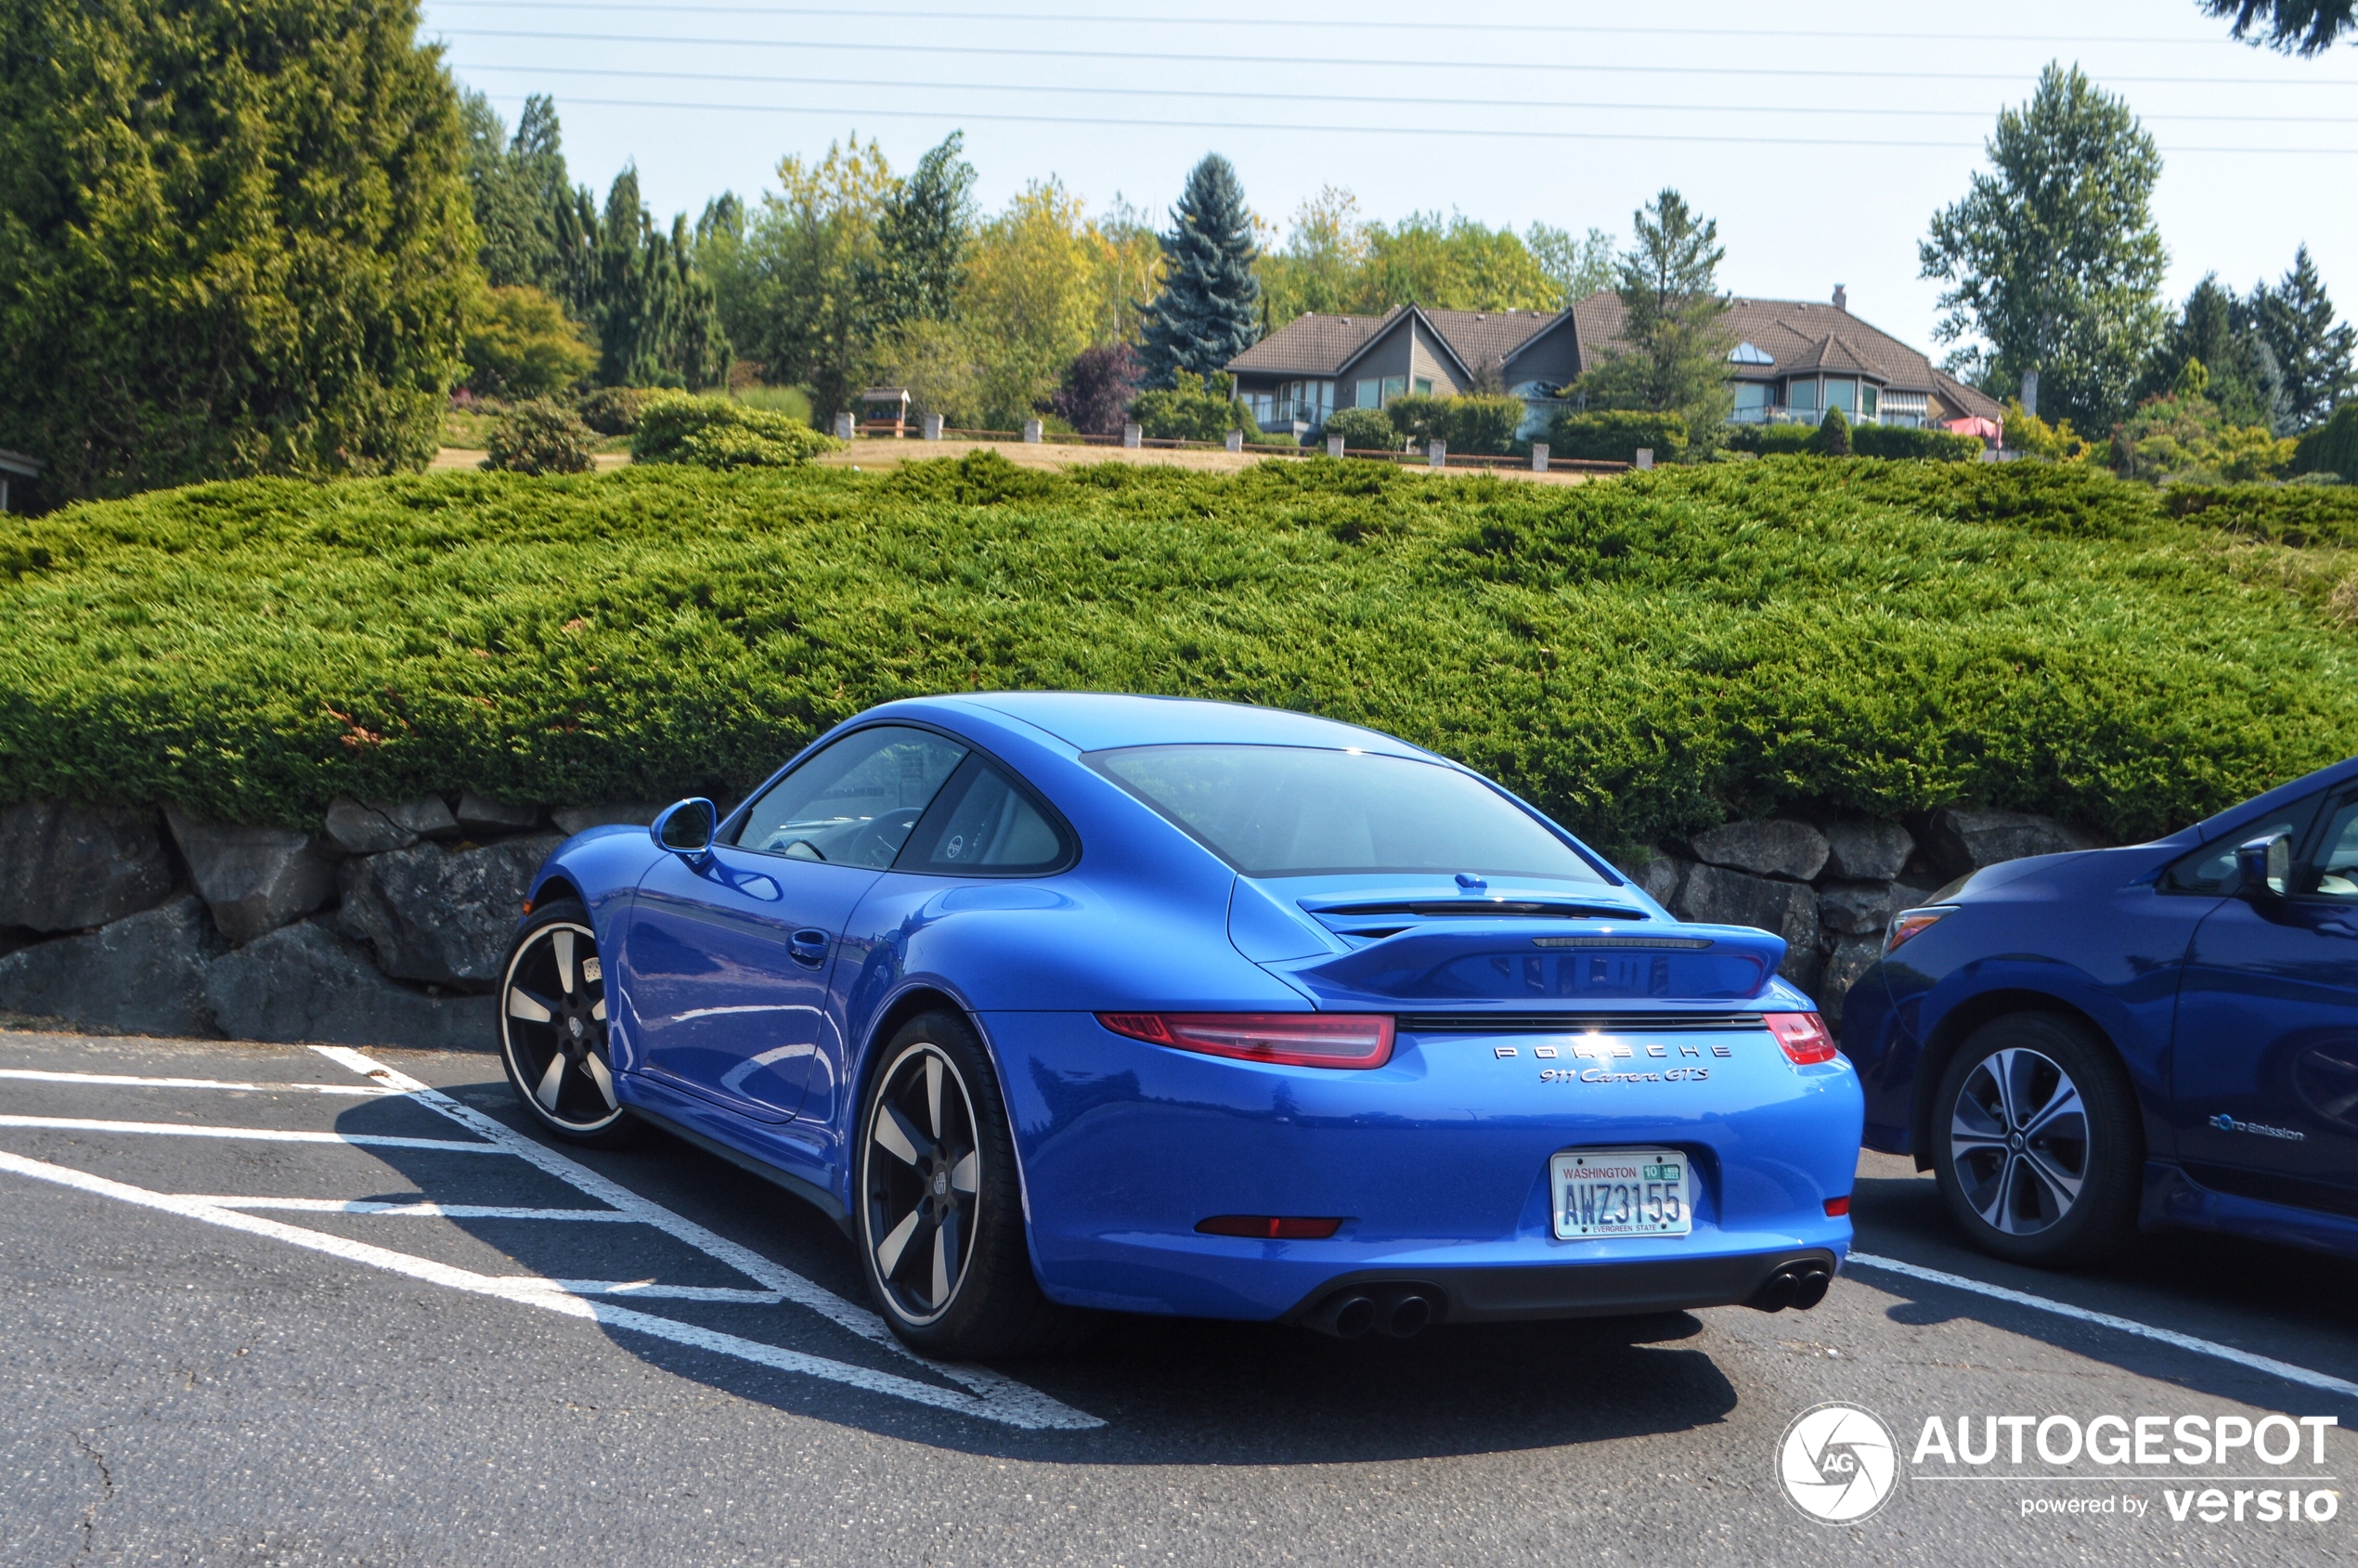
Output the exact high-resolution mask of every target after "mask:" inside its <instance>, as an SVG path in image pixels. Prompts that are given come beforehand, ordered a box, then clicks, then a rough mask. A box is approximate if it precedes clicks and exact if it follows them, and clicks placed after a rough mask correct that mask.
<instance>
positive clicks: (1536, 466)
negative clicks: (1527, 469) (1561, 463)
mask: <svg viewBox="0 0 2358 1568" xmlns="http://www.w3.org/2000/svg"><path fill="white" fill-rule="evenodd" d="M1531 472H1532V473H1547V472H1548V444H1547V443H1546V442H1545V441H1534V442H1533V443H1532V444H1531Z"/></svg>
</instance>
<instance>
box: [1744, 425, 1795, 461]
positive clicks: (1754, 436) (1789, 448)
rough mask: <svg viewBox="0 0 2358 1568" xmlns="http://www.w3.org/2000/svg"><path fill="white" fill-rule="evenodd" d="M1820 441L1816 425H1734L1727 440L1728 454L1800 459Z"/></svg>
mask: <svg viewBox="0 0 2358 1568" xmlns="http://www.w3.org/2000/svg"><path fill="white" fill-rule="evenodd" d="M1817 439H1818V427H1817V426H1816V425H1814V424H1735V425H1730V426H1729V427H1728V431H1727V434H1726V437H1725V440H1726V444H1727V447H1728V450H1730V451H1731V452H1750V453H1752V454H1754V455H1755V456H1756V457H1763V458H1781V457H1799V456H1800V455H1801V454H1803V453H1805V452H1807V451H1810V450H1812V449H1813V445H1814V443H1815V442H1816V441H1817Z"/></svg>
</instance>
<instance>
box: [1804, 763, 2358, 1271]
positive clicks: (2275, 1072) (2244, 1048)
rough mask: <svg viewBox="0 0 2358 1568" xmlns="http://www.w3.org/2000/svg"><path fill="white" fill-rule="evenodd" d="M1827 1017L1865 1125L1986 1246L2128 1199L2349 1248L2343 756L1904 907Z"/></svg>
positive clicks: (2350, 1057)
mask: <svg viewBox="0 0 2358 1568" xmlns="http://www.w3.org/2000/svg"><path fill="white" fill-rule="evenodd" d="M1842 1041H1843V1049H1844V1051H1845V1052H1846V1054H1847V1055H1848V1056H1849V1057H1850V1059H1851V1060H1852V1061H1853V1062H1855V1063H1856V1064H1857V1065H1858V1068H1859V1076H1860V1077H1861V1078H1862V1079H1863V1080H1864V1081H1865V1083H1866V1090H1867V1144H1868V1147H1872V1148H1878V1149H1883V1150H1885V1151H1887V1152H1889V1153H1893V1154H1912V1155H1914V1156H1915V1159H1916V1164H1917V1168H1918V1169H1920V1170H1921V1169H1925V1168H1929V1169H1930V1170H1931V1171H1932V1172H1933V1173H1935V1175H1936V1176H1937V1178H1938V1180H1939V1183H1940V1191H1941V1196H1942V1197H1943V1199H1945V1200H1946V1201H1947V1204H1948V1207H1949V1209H1950V1212H1951V1213H1952V1214H1953V1215H1954V1216H1955V1217H1956V1220H1957V1223H1958V1224H1959V1225H1962V1226H1963V1227H1964V1230H1965V1232H1966V1233H1967V1234H1968V1235H1969V1236H1970V1237H1971V1238H1973V1239H1974V1241H1975V1242H1976V1243H1977V1244H1978V1245H1980V1246H1981V1247H1983V1248H1984V1249H1986V1250H1987V1251H1991V1252H1994V1253H1996V1254H1998V1255H2000V1256H2002V1257H2006V1258H2012V1259H2015V1260H2016V1261H2018V1262H2023V1263H2042V1264H2053V1263H2065V1262H2069V1261H2075V1260H2080V1259H2087V1258H2092V1257H2096V1256H2100V1255H2102V1254H2103V1253H2104V1252H2105V1251H2109V1250H2110V1249H2111V1248H2112V1247H2114V1246H2115V1245H2116V1244H2118V1243H2119V1242H2120V1241H2122V1240H2124V1239H2125V1238H2128V1237H2129V1236H2131V1234H2133V1233H2134V1231H2135V1229H2136V1228H2137V1226H2138V1225H2140V1224H2142V1225H2144V1227H2145V1228H2148V1229H2154V1228H2160V1227H2164V1226H2169V1225H2188V1226H2194V1227H2197V1228H2201V1229H2206V1230H2230V1231H2235V1232H2238V1233H2240V1234H2243V1235H2247V1236H2257V1237H2263V1238H2271V1239H2274V1240H2279V1241H2287V1242H2292V1243H2295V1244H2297V1245H2302V1246H2308V1247H2313V1248H2319V1249H2323V1250H2326V1251H2337V1252H2340V1253H2343V1254H2344V1255H2358V758H2352V759H2351V760H2349V761H2346V762H2341V763H2338V764H2336V765H2335V766H2333V767H2331V768H2327V769H2325V770H2323V771H2319V772H2315V773H2312V774H2310V775H2309V776H2308V777H2307V778H2304V779H2300V780H2298V781H2296V782H2295V783H2292V784H2287V785H2285V786H2284V787H2283V788H2281V789H2276V790H2272V791H2270V792H2269V793H2268V794H2266V795H2263V796H2261V797H2259V798H2258V799H2256V800H2251V801H2248V802H2247V803H2245V804H2244V805H2241V806H2237V807H2235V808H2234V809H2233V810H2227V811H2222V812H2221V813H2220V814H2219V815H2217V816H2215V817H2212V818H2210V819H2209V821H2207V822H2202V823H2196V824H2195V825H2194V826H2193V827H2190V828H2187V829H2185V830H2184V831H2183V832H2181V833H2175V834H2172V835H2170V836H2169V837H2167V838H2161V839H2157V840H2155V841H2154V842H2153V843H2150V844H2134V845H2131V846H2129V847H2127V848H2125V849H2092V850H2083V851H2080V852H2078V853H2073V854H2065V855H2042V856H2038V857H2035V858H2032V859H2028V860H2020V861H2009V862H2004V863H2002V864H2000V865H1994V866H1990V867H1989V868H1987V869H1985V870H1982V871H1979V872H1976V873H1975V874H1974V875H1971V876H1969V877H1966V878H1965V879H1963V881H1961V882H1957V883H1953V884H1951V885H1950V887H1948V888H1943V889H1942V890H1941V891H1940V892H1939V893H1938V894H1937V895H1935V897H1934V899H1933V901H1931V903H1930V904H1929V905H1927V906H1926V907H1924V908H1922V909H1911V910H1903V911H1901V912H1900V914H1898V916H1896V917H1895V918H1894V919H1893V921H1892V924H1891V927H1890V928H1889V931H1888V933H1887V934H1886V936H1885V947H1884V955H1883V957H1882V959H1881V960H1880V961H1879V962H1878V963H1877V964H1876V965H1873V966H1872V967H1870V968H1869V969H1868V971H1867V972H1866V974H1865V975H1863V976H1862V977H1861V978H1859V982H1858V984H1857V985H1856V986H1854V987H1853V988H1852V990H1851V991H1850V994H1849V996H1848V998H1847V999H1846V1003H1845V1005H1844V1009H1843V1035H1842Z"/></svg>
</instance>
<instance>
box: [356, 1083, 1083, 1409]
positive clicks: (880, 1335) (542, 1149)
mask: <svg viewBox="0 0 2358 1568" xmlns="http://www.w3.org/2000/svg"><path fill="white" fill-rule="evenodd" d="M311 1049H313V1050H314V1051H317V1053H318V1054H319V1055H321V1056H325V1057H327V1058H328V1059H329V1060H330V1061H332V1062H336V1063H338V1064H340V1065H342V1066H343V1067H346V1068H349V1069H351V1070H352V1071H354V1072H356V1073H359V1074H361V1075H362V1076H364V1077H367V1078H369V1079H372V1080H374V1081H375V1082H379V1083H382V1084H384V1085H386V1086H387V1087H389V1088H394V1089H398V1090H400V1091H402V1092H403V1093H405V1094H407V1095H409V1096H410V1097H411V1098H413V1099H415V1100H416V1101H417V1102H418V1103H419V1104H420V1105H422V1106H426V1107H428V1108H431V1109H434V1110H437V1111H440V1112H441V1113H442V1114H443V1115H445V1116H447V1117H448V1118H450V1120H452V1121H456V1122H458V1123H459V1124H460V1126H462V1127H465V1128H466V1129H468V1130H469V1131H470V1132H474V1133H480V1134H483V1135H484V1136H485V1137H486V1138H488V1139H490V1140H491V1141H492V1142H494V1143H496V1144H498V1145H499V1147H502V1148H504V1149H506V1150H507V1151H508V1152H509V1153H511V1154H513V1155H515V1156H516V1157H517V1158H518V1159H521V1160H527V1161H529V1162H530V1163H532V1164H533V1165H536V1166H538V1168H539V1169H541V1170H542V1171H545V1172H547V1173H549V1174H550V1175H552V1176H554V1177H556V1178H557V1179H558V1180H559V1181H561V1182H564V1183H565V1184H566V1185H567V1186H571V1187H573V1188H574V1189H575V1190H576V1191H577V1192H582V1193H586V1194H587V1195H589V1197H591V1198H594V1199H598V1200H599V1201H600V1202H602V1203H604V1204H606V1205H608V1206H609V1207H612V1208H615V1209H618V1210H621V1211H622V1212H625V1213H628V1214H631V1215H634V1216H636V1217H637V1218H639V1219H641V1221H643V1222H644V1223H646V1224H647V1225H653V1226H654V1228H655V1229H657V1230H660V1231H662V1232H663V1233H664V1234H665V1235H667V1236H669V1237H672V1238H675V1239H677V1240H680V1241H684V1242H686V1243H687V1244H688V1245H689V1246H691V1247H693V1248H695V1249H696V1250H697V1251H700V1252H703V1253H705V1254H706V1256H708V1257H711V1258H715V1259H718V1260H719V1262H721V1263H727V1264H728V1265H729V1266H730V1267H731V1268H733V1269H735V1270H736V1271H737V1272H738V1273H740V1274H742V1275H744V1276H745V1277H746V1278H748V1279H751V1280H755V1281H757V1282H758V1283H760V1284H763V1285H766V1286H768V1287H770V1288H771V1289H773V1290H776V1291H777V1292H778V1293H779V1294H780V1295H782V1296H783V1297H784V1298H785V1299H786V1300H787V1301H790V1302H794V1303H795V1304H796V1305H797V1306H804V1307H808V1308H810V1310H811V1311H813V1312H816V1313H818V1314H819V1315H822V1316H823V1317H825V1318H827V1319H829V1320H830V1321H832V1322H834V1323H836V1324H838V1325H840V1326H842V1327H843V1328H849V1330H851V1332H853V1333H855V1334H857V1335H859V1336H860V1337H861V1338H862V1339H864V1340H867V1341H870V1342H872V1343H874V1344H877V1345H881V1346H883V1347H884V1348H885V1349H887V1350H888V1351H891V1352H893V1353H894V1354H898V1355H903V1356H906V1357H908V1359H910V1360H911V1361H913V1362H915V1363H917V1364H918V1365H919V1366H921V1367H927V1368H929V1369H931V1370H932V1371H934V1372H937V1373H939V1375H941V1376H942V1377H945V1378H948V1379H950V1380H952V1381H953V1382H956V1383H959V1384H961V1385H963V1386H964V1387H965V1388H967V1389H969V1390H971V1391H972V1392H973V1393H974V1394H975V1395H976V1397H978V1398H979V1399H980V1400H982V1401H983V1403H984V1404H985V1405H988V1406H992V1407H994V1408H998V1409H1002V1410H1004V1411H1005V1412H1006V1414H1005V1415H1004V1416H1003V1417H1000V1418H997V1419H1004V1420H1007V1421H1010V1422H1011V1423H1013V1424H1015V1425H1017V1426H1027V1427H1034V1428H1042V1427H1055V1428H1062V1429H1067V1430H1080V1429H1085V1428H1089V1427H1100V1426H1103V1425H1105V1422H1103V1421H1101V1420H1099V1419H1097V1418H1096V1417H1095V1416H1091V1415H1086V1414H1083V1413H1082V1412H1081V1411H1079V1410H1075V1409H1074V1408H1072V1406H1069V1405H1066V1404H1063V1403H1062V1402H1060V1401H1058V1400H1055V1399H1051V1398H1050V1397H1049V1396H1048V1395H1046V1394H1044V1393H1041V1392H1040V1391H1039V1390H1038V1389H1035V1388H1031V1387H1030V1386H1029V1385H1027V1384H1024V1383H1019V1382H1017V1381H1016V1380H1014V1379H1013V1378H1010V1377H1008V1376H1006V1375H1005V1374H1004V1373H1001V1372H994V1371H992V1370H991V1368H990V1367H975V1366H967V1365H961V1364H958V1363H954V1362H947V1361H934V1360H931V1359H929V1358H927V1357H926V1356H922V1355H919V1354H917V1353H916V1352H914V1351H913V1350H911V1349H910V1348H909V1347H908V1346H907V1345H905V1344H903V1343H901V1341H900V1339H899V1338H898V1337H897V1336H896V1335H894V1333H893V1331H892V1330H891V1329H890V1328H886V1327H885V1321H884V1319H883V1318H881V1317H878V1316H877V1315H875V1313H873V1312H870V1311H869V1310H868V1309H867V1308H866V1307H863V1306H857V1305H854V1304H853V1303H852V1302H847V1301H845V1300H844V1299H843V1298H842V1297H841V1296H838V1295H836V1293H835V1292H834V1291H832V1290H828V1289H824V1288H823V1287H822V1286H820V1285H818V1284H816V1283H814V1282H813V1281H811V1280H809V1279H805V1278H804V1277H803V1276H800V1275H798V1274H797V1273H795V1272H794V1271H793V1270H792V1269H789V1268H787V1267H785V1266H784V1264H781V1263H772V1262H771V1260H770V1259H768V1258H765V1257H763V1256H762V1255H761V1254H760V1253H758V1252H756V1251H753V1250H752V1249H751V1248H748V1247H741V1246H739V1245H738V1244H737V1243H736V1242H733V1241H732V1240H730V1239H728V1238H726V1237H723V1236H720V1235H718V1234H717V1233H715V1232H713V1231H709V1230H706V1228H705V1227H704V1226H702V1225H698V1224H696V1223H695V1222H694V1221H693V1220H691V1219H689V1218H687V1217H686V1216H685V1215H682V1214H675V1213H673V1212H671V1211H670V1210H668V1209H666V1208H664V1207H663V1206H662V1205H660V1204H657V1203H654V1202H651V1201H649V1200H648V1199H644V1198H641V1197H640V1196H639V1195H638V1194H637V1193H635V1192H632V1191H631V1190H630V1189H629V1188H628V1187H626V1186H622V1185H621V1184H619V1183H617V1182H612V1181H608V1180H607V1179H606V1178H605V1177H603V1176H602V1175H600V1174H598V1173H597V1172H595V1171H592V1170H590V1169H589V1167H588V1166H586V1165H582V1164H579V1163H577V1161H575V1160H568V1159H566V1158H565V1157H564V1155H562V1154H559V1153H558V1152H557V1151H556V1150H555V1149H552V1148H551V1147H548V1146H547V1145H546V1144H540V1143H536V1142H534V1141H533V1140H532V1139H530V1138H527V1137H525V1135H524V1134H521V1133H518V1132H516V1131H515V1130H514V1129H513V1128H512V1127H510V1126H508V1124H507V1123H505V1122H503V1121H495V1120H493V1119H492V1118H491V1117H488V1116H486V1115H485V1114H484V1113H483V1112H481V1111H479V1110H477V1109H475V1108H473V1106H469V1105H462V1104H460V1102H459V1101H457V1100H454V1099H452V1098H451V1097H450V1096H449V1095H446V1094H444V1093H442V1092H441V1091H440V1090H438V1089H435V1088H434V1087H433V1086H432V1085H431V1084H427V1083H422V1082H419V1081H418V1080H417V1079H414V1078H411V1077H410V1076H409V1075H408V1074H407V1073H404V1072H398V1071H396V1070H395V1069H392V1068H389V1067H386V1066H385V1065H384V1064H383V1063H382V1062H379V1061H375V1060H373V1059H371V1058H370V1057H369V1056H366V1055H365V1054H363V1053H361V1052H359V1051H356V1050H353V1049H352V1048H351V1047H349V1046H345V1045H314V1046H312V1047H311Z"/></svg>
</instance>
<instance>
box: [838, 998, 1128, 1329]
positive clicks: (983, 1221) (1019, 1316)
mask: <svg viewBox="0 0 2358 1568" xmlns="http://www.w3.org/2000/svg"><path fill="white" fill-rule="evenodd" d="M860 1129H861V1137H860V1150H859V1167H858V1171H857V1178H858V1183H859V1185H858V1187H857V1189H856V1191H855V1193H854V1199H855V1201H854V1214H855V1219H856V1222H857V1225H858V1228H859V1241H860V1251H861V1254H862V1257H863V1258H864V1259H865V1260H866V1268H865V1273H866V1274H867V1276H868V1290H869V1294H870V1295H871V1296H873V1297H874V1298H875V1302H876V1306H877V1310H878V1311H880V1312H881V1313H882V1314H883V1315H884V1319H885V1321H886V1322H887V1323H889V1324H890V1325H892V1329H893V1332H894V1333H896V1334H899V1335H900V1337H901V1338H902V1339H903V1340H905V1341H908V1342H909V1343H910V1344H911V1345H913V1346H914V1347H915V1348H917V1349H919V1350H921V1351H924V1352H925V1353H926V1354H928V1355H940V1356H947V1357H950V1358H952V1359H962V1360H983V1359H987V1358H990V1357H993V1356H1004V1355H1011V1354H1029V1353H1032V1352H1037V1351H1042V1350H1047V1349H1053V1348H1060V1347H1061V1346H1062V1345H1064V1344H1065V1343H1068V1342H1069V1341H1071V1340H1072V1339H1073V1338H1074V1337H1075V1335H1076V1333H1077V1331H1078V1329H1079V1327H1080V1324H1081V1322H1082V1315H1080V1314H1078V1313H1074V1312H1071V1311H1069V1309H1066V1308H1063V1307H1059V1306H1057V1305H1056V1303H1054V1302H1050V1301H1049V1300H1048V1298H1047V1297H1046V1296H1045V1295H1043V1293H1042V1292H1041V1289H1040V1285H1039V1282H1038V1281H1037V1280H1036V1279H1035V1278H1034V1277H1033V1276H1032V1272H1031V1255H1030V1248H1029V1246H1028V1245H1027V1244H1026V1241H1025V1237H1024V1222H1023V1198H1022V1193H1021V1190H1020V1188H1019V1186H1018V1177H1017V1172H1016V1160H1015V1140H1014V1137H1013V1135H1012V1134H1010V1133H1009V1131H1008V1126H1007V1117H1006V1109H1005V1106H1004V1103H1003V1102H1002V1100H1001V1098H1000V1095H999V1083H998V1079H997V1076H996V1075H995V1074H994V1073H993V1072H992V1071H991V1061H990V1058H989V1057H988V1056H986V1055H985V1053H984V1051H983V1049H982V1043H981V1042H980V1041H979V1040H978V1038H977V1037H976V1035H975V1033H974V1030H972V1029H971V1028H970V1027H969V1026H968V1025H967V1024H966V1022H965V1019H964V1018H961V1017H958V1016H957V1015H955V1014H952V1013H926V1014H924V1015H921V1016H920V1017H915V1018H912V1019H911V1020H910V1021H909V1022H907V1023H906V1024H903V1025H902V1026H901V1027H900V1029H899V1030H896V1031H894V1033H893V1036H892V1038H891V1039H890V1040H889V1041H887V1043H885V1044H884V1046H883V1047H882V1048H881V1049H880V1050H879V1052H878V1066H877V1068H876V1069H875V1073H874V1075H873V1076H872V1077H871V1078H870V1080H869V1083H868V1092H867V1095H866V1097H865V1099H864V1100H863V1102H862V1109H861V1116H860Z"/></svg>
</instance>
